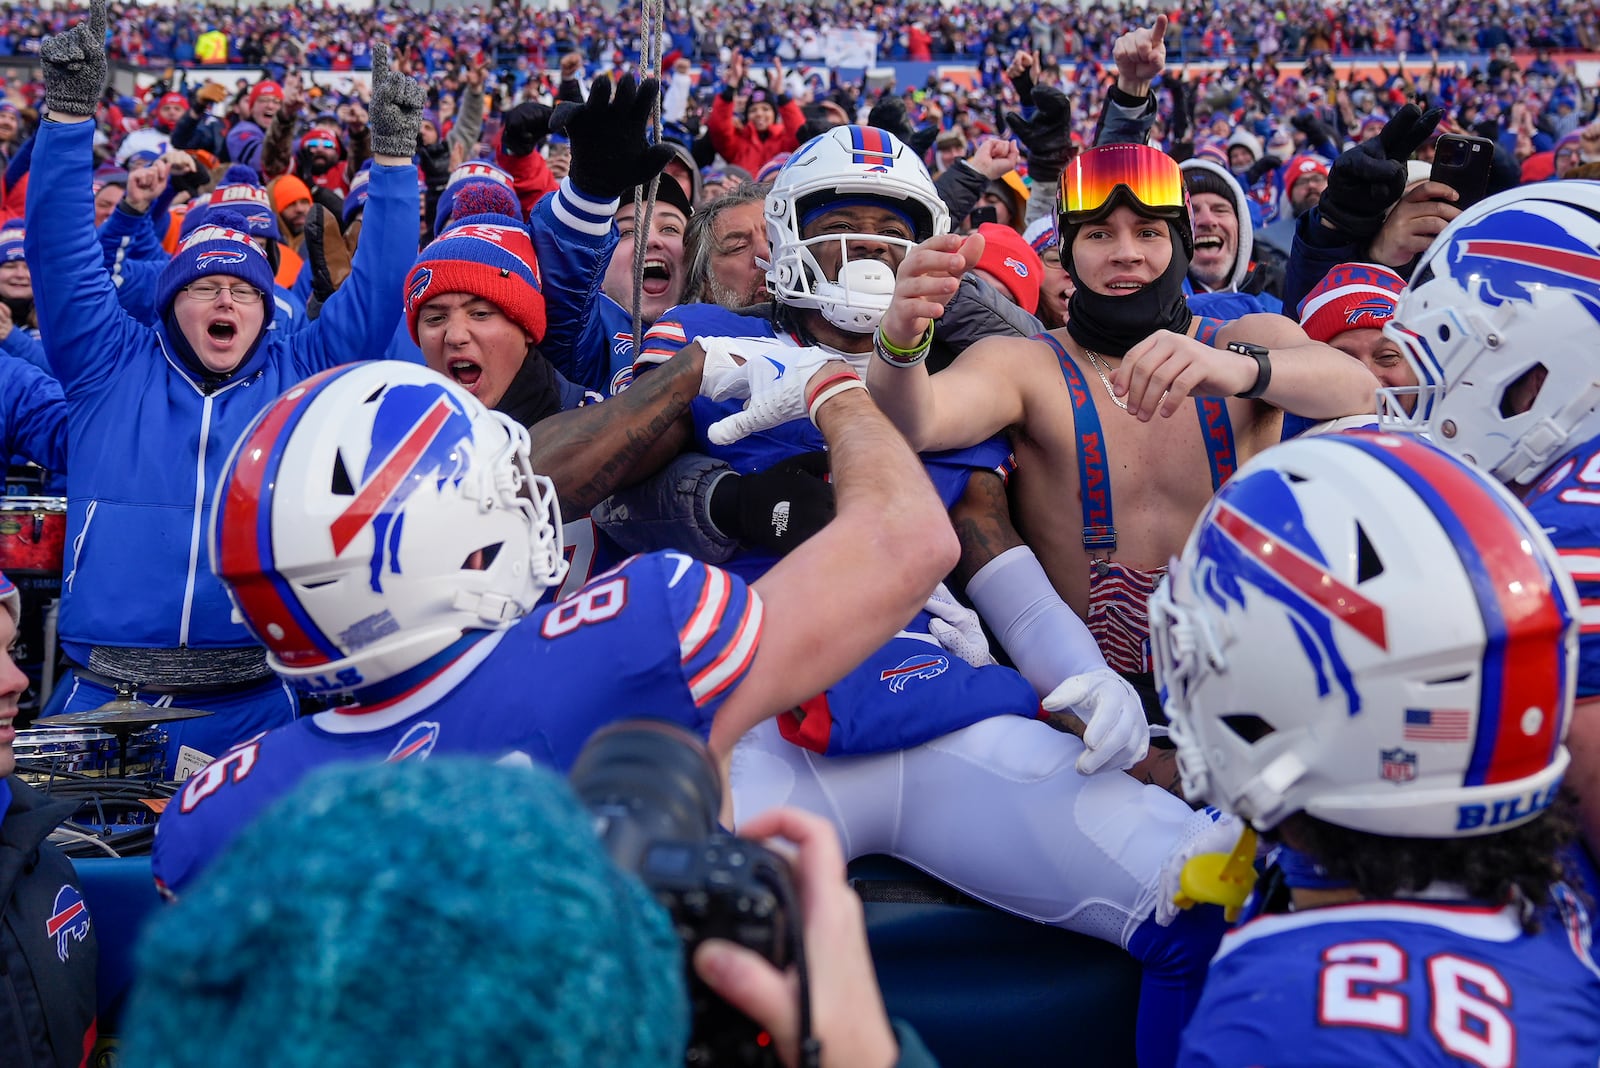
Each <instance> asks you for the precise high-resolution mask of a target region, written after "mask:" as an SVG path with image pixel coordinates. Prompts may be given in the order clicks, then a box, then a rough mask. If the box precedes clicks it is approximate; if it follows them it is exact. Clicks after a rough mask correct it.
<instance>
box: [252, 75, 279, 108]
mask: <svg viewBox="0 0 1600 1068" xmlns="http://www.w3.org/2000/svg"><path fill="white" fill-rule="evenodd" d="M264 96H269V97H272V98H273V99H275V100H282V99H283V86H281V85H279V84H278V83H277V82H275V81H273V80H272V79H270V78H263V79H261V80H260V81H259V82H256V84H254V85H252V86H251V87H250V94H249V95H248V96H246V97H245V101H244V106H245V109H246V110H249V109H250V108H253V107H255V106H256V101H257V100H260V99H261V98H262V97H264Z"/></svg>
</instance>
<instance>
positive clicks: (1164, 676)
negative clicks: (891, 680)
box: [1150, 431, 1600, 1068]
mask: <svg viewBox="0 0 1600 1068" xmlns="http://www.w3.org/2000/svg"><path fill="white" fill-rule="evenodd" d="M1150 609H1151V628H1152V639H1153V641H1154V644H1155V648H1156V669H1157V676H1158V679H1159V681H1160V683H1161V686H1162V692H1163V694H1164V697H1165V702H1166V708H1167V712H1168V716H1169V718H1170V720H1171V724H1172V736H1173V738H1174V740H1176V742H1177V744H1178V761H1179V766H1180V768H1181V770H1182V775H1183V782H1184V788H1185V791H1186V793H1187V794H1188V796H1190V797H1191V798H1193V799H1202V800H1206V801H1210V802H1211V803H1213V804H1215V805H1218V806H1220V807H1221V808H1223V809H1225V810H1227V811H1230V812H1233V813H1236V814H1238V815H1239V816H1242V817H1244V818H1245V819H1247V820H1249V821H1250V822H1251V824H1253V825H1254V827H1255V828H1257V829H1258V830H1260V831H1262V832H1265V833H1267V834H1269V835H1270V836H1271V837H1272V838H1273V839H1275V840H1276V841H1277V842H1278V843H1280V849H1279V858H1278V860H1279V863H1278V869H1279V870H1280V871H1281V872H1282V873H1283V875H1284V877H1285V881H1286V882H1287V885H1288V888H1289V891H1290V896H1291V900H1292V907H1293V911H1292V912H1289V913H1288V914H1284V915H1263V916H1260V917H1259V918H1256V919H1254V920H1253V921H1252V922H1250V923H1248V924H1246V925H1244V926H1243V927H1242V928H1240V929H1238V930H1237V931H1235V932H1234V933H1232V934H1230V935H1228V936H1227V937H1226V938H1225V939H1224V940H1223V944H1222V949H1221V950H1220V951H1219V952H1218V955H1217V958H1216V960H1214V961H1213V962H1212V966H1211V973H1210V975H1209V977H1208V978H1207V981H1206V989H1205V994H1204V996H1203V998H1202V1000H1201V1003H1200V1006H1199V1007H1198V1008H1197V1009H1196V1011H1195V1014H1194V1016H1193V1018H1192V1019H1191V1022H1190V1024H1189V1028H1188V1030H1187V1031H1186V1033H1185V1036H1184V1044H1183V1051H1182V1054H1181V1056H1180V1058H1179V1063H1180V1064H1181V1065H1186V1066H1210V1065H1218V1066H1220V1065H1239V1064H1260V1065H1271V1064H1285V1065H1287V1064H1398V1063H1402V1062H1403V1063H1406V1064H1430V1065H1431V1064H1438V1065H1445V1064H1459V1063H1462V1062H1467V1063H1472V1064H1478V1065H1506V1066H1510V1065H1512V1064H1515V1063H1518V1062H1519V1059H1520V1060H1521V1061H1522V1062H1523V1063H1526V1061H1527V1060H1530V1059H1531V1060H1537V1061H1538V1063H1539V1064H1541V1065H1562V1066H1573V1068H1576V1066H1578V1065H1589V1064H1592V1063H1593V1061H1594V1059H1595V1052H1596V1050H1597V1049H1600V969H1597V967H1596V965H1595V963H1594V960H1593V958H1592V956H1591V953H1590V947H1589V934H1588V931H1589V925H1588V918H1587V916H1586V915H1585V914H1584V911H1583V908H1582V906H1581V905H1580V904H1579V903H1578V901H1577V898H1576V896H1575V895H1574V894H1573V893H1572V891H1571V890H1570V889H1569V888H1567V887H1566V886H1565V885H1564V884H1562V883H1561V882H1560V880H1561V879H1562V864H1561V860H1560V856H1559V852H1560V849H1561V848H1562V845H1563V844H1564V842H1565V841H1567V840H1569V838H1570V834H1571V824H1570V821H1569V820H1568V819H1566V818H1565V817H1563V816H1561V815H1559V814H1557V813H1552V812H1550V811H1549V810H1550V808H1551V806H1552V805H1553V804H1554V803H1555V802H1556V799H1557V795H1558V792H1559V790H1560V786H1561V780H1562V776H1563V774H1564V772H1565V771H1566V769H1567V766H1568V754H1567V750H1566V748H1565V746H1564V745H1563V744H1562V740H1563V738H1564V736H1565V735H1566V732H1567V726H1568V723H1569V722H1570V720H1571V716H1572V707H1573V685H1574V675H1575V668H1576V652H1577V632H1578V627H1579V617H1578V611H1579V606H1578V599H1577V596H1576V592H1575V590H1574V588H1573V585H1572V582H1571V581H1570V579H1569V578H1567V576H1566V575H1565V574H1564V573H1563V571H1562V568H1561V565H1560V561H1559V559H1558V557H1557V555H1556V551H1555V549H1554V548H1553V547H1552V546H1551V544H1550V543H1549V541H1548V540H1547V539H1546V538H1545V536H1544V533H1543V532H1542V531H1541V530H1540V527H1539V524H1538V522H1537V520H1535V519H1534V518H1533V517H1532V516H1530V515H1529V514H1528V513H1527V512H1526V511H1525V510H1524V509H1523V508H1521V507H1520V506H1519V505H1518V503H1517V502H1516V500H1515V499H1514V498H1513V497H1512V496H1511V495H1510V494H1509V493H1508V492H1506V491H1505V489H1504V488H1503V487H1501V486H1500V485H1499V484H1497V483H1496V482H1495V481H1494V480H1493V479H1491V478H1489V477H1487V476H1486V475H1484V474H1482V473H1481V472H1478V471H1476V470H1474V469H1472V468H1471V467H1469V466H1468V465H1466V464H1463V463H1461V462H1460V461H1459V460H1456V459H1455V458H1453V457H1451V456H1449V455H1448V454H1446V453H1444V452H1441V451H1440V450H1438V449H1435V448H1433V447H1432V446H1430V445H1428V444H1426V443H1425V442H1422V441H1420V440H1419V439H1417V438H1415V437H1413V436H1411V435H1404V434H1387V433H1374V432H1370V431H1358V432H1352V433H1350V434H1335V435H1327V436H1321V437H1316V438H1308V439H1304V440H1300V441H1295V442H1290V443H1287V444H1285V445H1283V446H1281V447H1279V448H1275V449H1272V450H1269V451H1268V452H1266V453H1264V454H1263V455H1262V456H1261V457H1259V458H1257V459H1256V460H1254V461H1252V462H1251V463H1250V464H1248V465H1246V466H1245V467H1244V468H1243V469H1241V470H1240V471H1239V473H1238V474H1237V475H1236V476H1234V478H1233V479H1232V480H1231V481H1230V482H1229V483H1228V484H1227V485H1226V486H1224V487H1223V488H1222V490H1221V491H1220V492H1219V493H1218V494H1217V496H1216V499H1215V500H1214V501H1213V502H1212V504H1211V506H1210V507H1209V508H1208V509H1207V510H1206V513H1205V515H1204V516H1202V517H1201V519H1200V522H1199V524H1198V525H1197V526H1196V527H1195V530H1194V532H1193V533H1192V534H1191V535H1190V537H1189V541H1188V544H1187V545H1186V546H1185V548H1184V551H1183V555H1182V556H1181V557H1180V558H1179V559H1177V560H1175V561H1174V562H1173V564H1172V566H1171V571H1170V573H1169V576H1168V581H1167V583H1166V584H1165V585H1164V586H1163V587H1162V588H1161V589H1160V590H1158V591H1157V593H1156V595H1155V597H1154V598H1152V600H1151V606H1150ZM1252 855H1253V852H1252ZM1249 860H1250V857H1248V856H1247V857H1245V858H1243V859H1242V864H1243V866H1244V867H1245V868H1246V869H1248V867H1249ZM1534 1050H1537V1053H1533V1052H1530V1051H1534ZM1519 1055H1520V1057H1519Z"/></svg>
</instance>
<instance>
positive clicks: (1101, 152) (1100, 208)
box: [1057, 145, 1184, 223]
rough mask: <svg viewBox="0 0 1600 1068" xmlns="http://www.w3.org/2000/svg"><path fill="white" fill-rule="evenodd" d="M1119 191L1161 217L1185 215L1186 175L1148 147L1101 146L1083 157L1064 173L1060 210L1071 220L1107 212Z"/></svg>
mask: <svg viewBox="0 0 1600 1068" xmlns="http://www.w3.org/2000/svg"><path fill="white" fill-rule="evenodd" d="M1118 189H1125V190H1126V191H1127V193H1128V195H1129V196H1131V197H1132V198H1133V199H1134V200H1135V201H1137V202H1138V205H1139V207H1141V208H1143V209H1144V210H1145V211H1147V212H1150V213H1152V214H1156V215H1174V216H1176V215H1181V214H1182V213H1183V208H1184V196H1183V172H1182V171H1181V170H1179V168H1178V165H1177V163H1175V162H1174V161H1173V159H1172V157H1171V156H1168V155H1167V154H1166V153H1164V152H1159V151H1157V150H1156V149H1153V148H1151V147H1149V146H1148V145H1102V146H1100V147H1099V148H1095V149H1092V150H1090V151H1088V152H1082V153H1079V154H1078V156H1077V158H1075V159H1074V160H1073V161H1072V162H1071V163H1070V164H1068V165H1067V169H1066V170H1065V171H1063V172H1062V174H1061V189H1060V195H1059V198H1058V202H1057V208H1058V209H1059V211H1060V213H1061V214H1062V215H1065V216H1066V217H1067V221H1068V222H1074V223H1076V222H1082V221H1084V220H1086V219H1091V218H1094V217H1095V216H1098V215H1100V214H1102V213H1104V212H1105V211H1106V210H1107V209H1108V207H1109V206H1110V202H1111V200H1112V198H1113V197H1114V196H1115V194H1116V192H1117V190H1118Z"/></svg>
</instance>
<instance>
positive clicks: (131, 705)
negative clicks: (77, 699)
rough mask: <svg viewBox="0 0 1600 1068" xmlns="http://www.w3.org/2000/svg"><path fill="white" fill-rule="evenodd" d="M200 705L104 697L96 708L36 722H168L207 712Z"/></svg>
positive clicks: (96, 724) (108, 724)
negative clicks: (182, 705) (153, 702)
mask: <svg viewBox="0 0 1600 1068" xmlns="http://www.w3.org/2000/svg"><path fill="white" fill-rule="evenodd" d="M209 715H211V713H210V712H207V711H206V710H205V709H202V708H169V707H164V706H158V705H150V704H145V703H144V702H143V701H129V700H125V699H122V698H119V699H117V700H114V701H107V702H106V703H105V704H103V705H101V706H100V707H99V708H92V709H90V710H89V711H87V712H68V713H67V714H66V715H64V716H51V717H49V718H48V719H42V720H39V721H38V722H36V723H35V724H34V725H35V726H40V727H115V726H122V725H126V726H130V727H138V726H147V725H149V724H152V723H171V722H174V721H175V720H180V719H199V718H200V717H201V716H209Z"/></svg>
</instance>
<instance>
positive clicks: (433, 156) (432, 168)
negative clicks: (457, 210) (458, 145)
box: [417, 141, 450, 189]
mask: <svg viewBox="0 0 1600 1068" xmlns="http://www.w3.org/2000/svg"><path fill="white" fill-rule="evenodd" d="M417 169H418V170H419V171H421V172H422V184H423V185H424V186H425V187H426V188H428V189H443V188H444V187H445V185H446V184H448V183H449V181H450V146H449V145H448V144H447V143H445V142H444V141H435V142H434V143H433V144H431V145H421V144H419V145H418V146H417Z"/></svg>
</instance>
